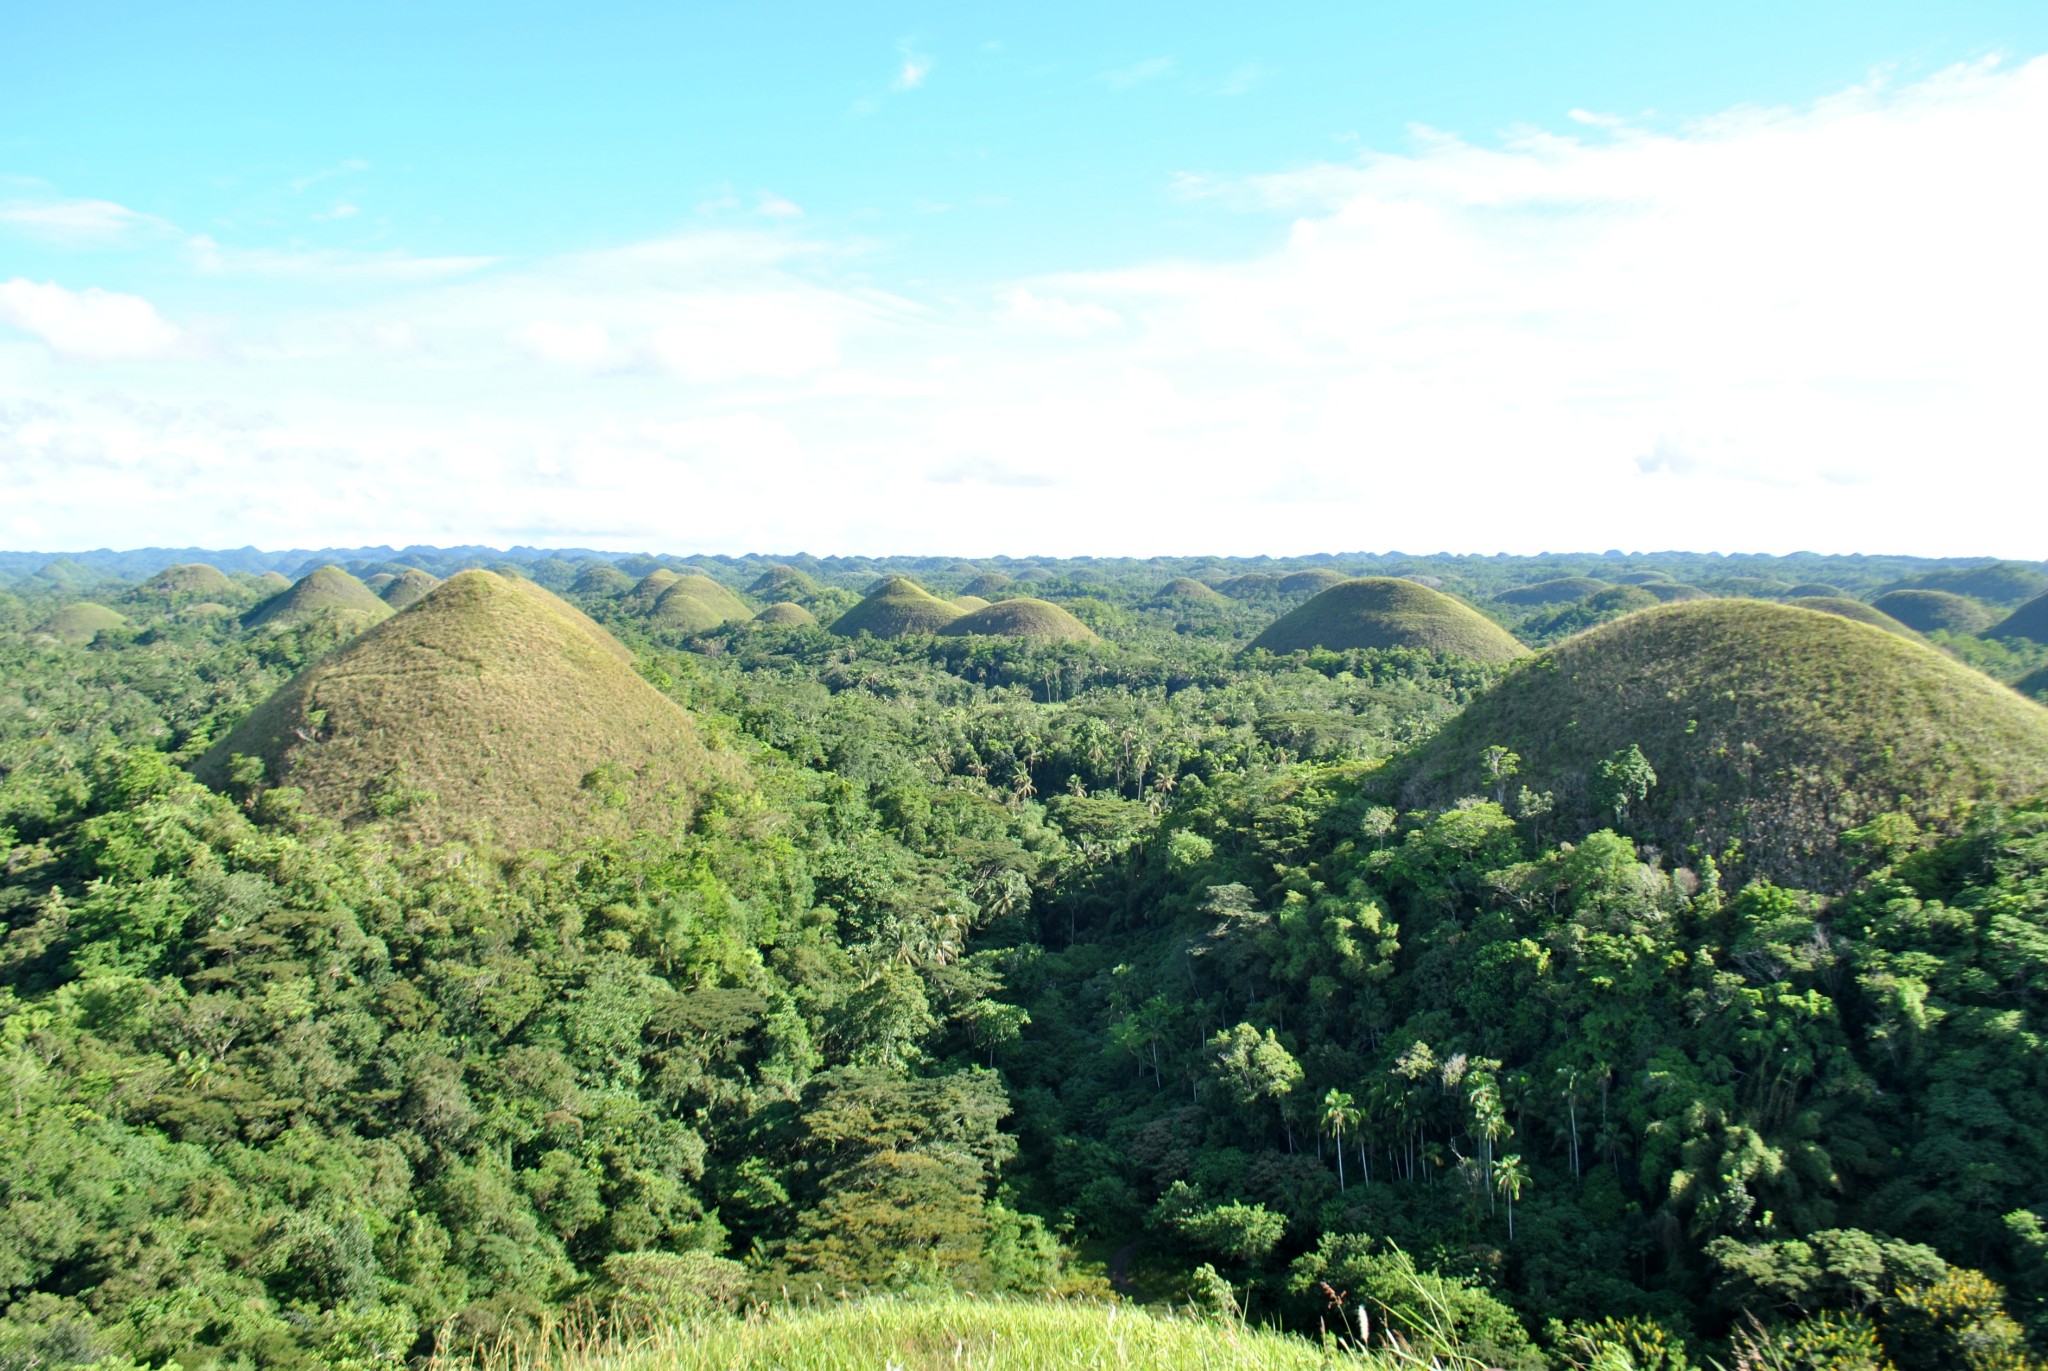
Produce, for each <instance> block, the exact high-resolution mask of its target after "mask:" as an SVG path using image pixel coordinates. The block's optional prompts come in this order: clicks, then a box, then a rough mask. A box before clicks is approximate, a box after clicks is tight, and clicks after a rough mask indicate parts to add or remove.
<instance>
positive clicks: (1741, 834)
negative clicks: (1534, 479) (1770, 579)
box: [1402, 600, 2048, 883]
mask: <svg viewBox="0 0 2048 1371" xmlns="http://www.w3.org/2000/svg"><path fill="white" fill-rule="evenodd" d="M1496 745H1497V746H1501V747H1505V748H1508V749H1510V750H1511V751H1513V752H1515V753H1517V754H1519V755H1520V758H1521V774H1520V775H1519V776H1517V777H1516V778H1514V782H1513V787H1512V788H1519V787H1520V786H1523V785H1527V786H1529V787H1531V788H1533V789H1534V790H1535V791H1538V792H1541V791H1549V792H1552V793H1553V794H1554V796H1555V800H1556V805H1557V814H1556V818H1555V822H1556V823H1557V825H1558V826H1559V828H1560V830H1561V831H1580V832H1583V831H1588V830H1591V829H1594V828H1599V827H1603V826H1606V825H1607V824H1610V823H1613V822H1614V821H1615V816H1614V814H1613V813H1611V812H1609V810H1608V809H1607V807H1606V806H1605V804H1604V803H1603V801H1602V800H1601V798H1600V797H1599V796H1598V794H1597V793H1596V792H1597V791H1598V790H1599V789H1600V785H1601V782H1600V776H1599V769H1600V766H1601V764H1602V763H1603V762H1605V761H1607V760H1608V759H1610V758H1611V757H1613V756H1614V755H1615V754H1616V753H1618V752H1621V751H1622V750H1624V749H1626V748H1628V747H1629V746H1631V745H1634V746H1636V747H1639V748H1640V749H1641V750H1642V752H1643V754H1644V756H1645V757H1646V758H1647V759H1648V761H1649V763H1650V765H1651V766H1652V767H1653V768H1654V770H1655V771H1656V775H1657V783H1656V785H1655V786H1654V788H1652V789H1651V790H1650V792H1649V794H1648V795H1647V797H1645V798H1644V799H1643V800H1642V801H1641V802H1640V803H1638V804H1636V805H1633V806H1631V809H1630V812H1629V813H1628V814H1627V815H1626V818H1625V821H1624V827H1626V828H1627V829H1628V831H1630V832H1631V833H1633V834H1635V835H1636V836H1639V837H1642V838H1644V839H1648V840H1651V841H1655V842H1656V843H1658V844H1660V845H1661V846H1663V847H1664V848H1665V849H1666V850H1667V851H1670V852H1673V853H1676V854H1684V853H1686V852H1688V851H1689V850H1690V849H1692V848H1693V847H1694V846H1696V845H1704V846H1705V847H1706V849H1707V850H1708V851H1710V852H1712V853H1715V854H1719V853H1722V852H1724V851H1725V850H1726V849H1727V848H1728V845H1729V844H1730V843H1731V842H1737V843H1740V845H1741V849H1742V851H1743V853H1745V854H1746V857H1747V861H1748V864H1749V868H1750V870H1751V872H1752V873H1756V872H1761V873H1764V874H1767V875H1769V876H1770V877H1772V878H1773V879H1775V880H1780V881H1788V882H1795V883H1806V882H1823V881H1826V880H1829V879H1832V878H1835V877H1838V876H1839V875H1840V874H1841V871H1842V867H1843V864H1844V863H1843V859H1842V857H1841V854H1840V853H1839V852H1838V851H1837V848H1836V835H1837V834H1838V833H1840V832H1841V831H1842V830H1844V829H1847V828H1851V827H1854V826H1855V825H1857V824H1860V823H1862V822H1864V821H1866V820H1867V819H1869V818H1870V817H1872V816H1873V815H1875V814H1878V813H1881V812H1883V811H1885V810H1889V809H1894V808H1904V809H1905V810H1906V811H1907V812H1909V813H1912V814H1913V815H1914V816H1915V817H1916V818H1918V819H1920V820H1922V821H1923V822H1925V823H1928V824H1931V825H1933V826H1935V827H1938V828H1944V829H1946V828H1951V827H1953V825H1954V824H1955V822H1956V821H1957V820H1958V819H1959V818H1960V817H1961V815H1962V814H1963V812H1964V811H1965V810H1966V809H1967V808H1968V807H1969V806H1970V805H1971V804H1973V803H1975V802H1980V801H1988V800H2001V799H2015V798H2020V797H2023V796H2027V795H2030V794H2033V793H2036V792H2039V791H2041V790H2044V789H2048V709H2043V708H2042V707H2040V706H2039V705H2036V704H2033V703H2031V702H2030V701H2028V700H2025V699H2023V698H2022V697H2021V696H2019V695H2018V694H2016V693H2015V692H2014V691H2012V690H2010V689H2009V688H2007V687H2005V686H2002V685H2000V684H1998V683H1997V682H1996V681H1993V680H1991V679H1990V678H1989V677H1986V676H1984V675H1983V674H1981V673H1979V672H1977V671H1974V670H1971V669H1970V668H1968V667H1966V666H1963V665H1961V664H1960V663H1958V662H1955V661H1953V660H1951V659H1950V658H1948V657H1946V656H1944V655H1943V654H1941V653H1939V652H1936V651H1935V650H1933V649H1932V648H1929V647H1926V646H1924V645H1923V644H1921V643H1919V642H1917V641H1914V640H1912V639H1908V638H1903V637H1900V636H1899V635H1897V634H1893V633H1886V632H1883V631H1882V630H1878V629H1873V628H1870V627H1867V626H1865V625H1863V624H1858V623H1854V622H1851V621H1850V620H1847V619H1843V618H1840V617H1837V616H1834V615H1830V614H1823V613H1816V612H1814V611H1812V610H1805V609H1799V608H1794V607H1788V606H1784V605H1775V604H1765V603H1762V602H1758V601H1748V600H1704V601H1692V602H1688V603H1684V604H1674V605H1665V606H1662V607H1660V608H1657V609H1651V610H1645V611H1643V612H1641V613H1639V614H1634V615H1631V616H1630V617H1628V618H1626V619H1621V620H1617V621H1616V622H1614V623H1611V624H1607V625H1605V626H1602V627H1600V628H1596V629H1593V630H1591V631H1590V632H1587V633H1583V634H1580V635H1579V636H1577V637H1575V638H1571V639H1568V640H1567V641H1565V642H1563V643H1560V644H1559V645H1558V646H1556V647H1554V648H1552V649H1550V650H1549V651H1547V652H1545V653H1544V654H1543V655H1542V656H1541V657H1539V658H1537V659H1536V660H1534V661H1532V662H1529V663H1527V664H1525V665H1524V666H1522V667H1521V668H1520V669H1518V670H1516V671H1513V672H1511V673H1509V675H1508V676H1507V677H1506V678H1505V679H1504V680H1502V681H1501V682H1500V683H1499V684H1498V685H1497V686H1495V687H1494V688H1493V689H1491V690H1490V691H1488V692H1487V693H1486V694H1484V695H1482V696H1480V697H1479V698H1478V699H1477V700H1475V701H1474V702H1473V703H1472V705H1471V706H1470V707H1469V708H1468V709H1466V711H1465V712H1464V713H1463V714H1461V715H1460V716H1459V717H1458V718H1456V719H1454V720H1453V721H1452V722H1451V723H1450V724H1449V725H1448V726H1447V727H1446V728H1445V729H1444V730H1443V732H1442V733H1441V734H1439V735H1438V736H1437V737H1436V739H1434V740H1433V741H1432V742H1430V743H1429V744H1428V745H1426V746H1425V747H1424V748H1423V749H1422V750H1421V751H1420V752H1419V753H1418V754H1417V755H1416V756H1415V757H1414V758H1412V759H1410V760H1409V761H1408V762H1407V763H1406V764H1404V767H1403V770H1402V775H1403V777H1404V779H1405V784H1404V787H1403V790H1402V798H1403V800H1404V802H1406V803H1409V804H1449V803H1451V802H1452V801H1455V800H1456V799H1457V798H1458V797H1460V796H1463V795H1474V794H1479V793H1481V792H1482V791H1484V790H1487V789H1488V788H1489V787H1488V784H1487V781H1486V779H1485V777H1484V775H1483V768H1482V763H1481V755H1482V754H1483V753H1484V752H1485V750H1486V749H1487V748H1488V747H1490V746H1496Z"/></svg>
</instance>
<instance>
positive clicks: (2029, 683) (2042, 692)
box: [2013, 666, 2048, 704]
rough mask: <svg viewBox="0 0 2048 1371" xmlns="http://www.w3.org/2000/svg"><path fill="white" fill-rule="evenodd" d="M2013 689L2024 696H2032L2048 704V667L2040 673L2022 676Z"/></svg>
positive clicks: (2043, 668)
mask: <svg viewBox="0 0 2048 1371" xmlns="http://www.w3.org/2000/svg"><path fill="white" fill-rule="evenodd" d="M2013 689H2014V690H2017V691H2018V692H2019V693H2020V694H2022V695H2031V696H2033V697H2034V698H2035V699H2037V700H2040V701H2042V702H2043V703H2044V704H2048V666H2044V667H2042V668H2041V669H2040V670H2039V671H2036V672H2033V673H2031V674H2029V675H2026V676H2022V677H2021V678H2020V679H2019V680H2018V682H2016V683H2015V684H2014V686H2013Z"/></svg>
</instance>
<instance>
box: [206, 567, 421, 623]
mask: <svg viewBox="0 0 2048 1371" xmlns="http://www.w3.org/2000/svg"><path fill="white" fill-rule="evenodd" d="M390 617H391V606H390V605H387V604H385V603H384V602H383V601H382V600H380V599H378V598H377V594H376V592H375V591H373V590H371V589H370V588H369V587H368V586H366V585H364V584H363V583H362V582H361V581H358V580H357V579H356V578H355V577H353V576H351V575H349V574H348V573H347V572H346V571H343V570H342V569H341V568H340V567H338V566H323V567H318V568H315V569H314V570H312V571H310V572H308V573H306V574H305V575H304V576H301V577H300V578H299V579H298V580H297V581H295V582H293V583H292V586H291V588H290V589H289V590H281V591H279V592H278V593H277V594H275V595H273V596H271V597H270V598H269V599H267V600H265V601H264V602H263V603H262V604H260V605H257V606H256V608H254V609H252V610H250V611H249V612H248V613H247V614H244V615H243V616H242V624H243V626H244V627H247V628H267V629H271V630H273V631H281V630H284V629H288V628H303V627H305V626H306V625H308V624H325V625H329V626H331V627H334V628H338V629H342V630H345V631H346V630H361V629H365V628H368V627H369V626H370V625H371V624H374V623H378V622H380V621H382V620H385V619H388V618H390Z"/></svg>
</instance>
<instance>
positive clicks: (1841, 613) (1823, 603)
mask: <svg viewBox="0 0 2048 1371" xmlns="http://www.w3.org/2000/svg"><path fill="white" fill-rule="evenodd" d="M1785 603H1786V604H1788V605H1791V606H1793V607H1794V608H1796V609H1814V610H1819V611H1820V612H1821V613H1822V614H1833V615H1835V616H1837V617H1838V618H1843V619H1853V620H1854V621H1855V622H1857V623H1859V624H1869V625H1870V626H1871V627H1872V628H1881V629H1883V630H1884V631H1885V632H1886V633H1902V634H1905V635H1906V636H1907V637H1909V638H1910V637H1915V636H1917V635H1916V634H1914V632H1913V630H1912V629H1910V628H1907V627H1906V626H1905V625H1904V624H1902V623H1900V622H1899V621H1898V620H1897V619H1894V618H1893V617H1892V616H1891V615H1889V614H1887V613H1885V612H1884V611H1883V610H1881V609H1877V608H1875V607H1874V606H1871V605H1866V604H1864V603H1863V601H1861V600H1851V599H1849V598H1848V597H1847V596H1844V595H1790V596H1787V597H1786V598H1785Z"/></svg>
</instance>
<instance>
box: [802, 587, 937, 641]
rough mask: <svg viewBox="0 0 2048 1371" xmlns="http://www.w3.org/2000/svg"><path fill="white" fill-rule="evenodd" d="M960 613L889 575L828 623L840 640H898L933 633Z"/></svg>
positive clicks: (934, 597) (922, 588) (932, 595)
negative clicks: (868, 636)
mask: <svg viewBox="0 0 2048 1371" xmlns="http://www.w3.org/2000/svg"><path fill="white" fill-rule="evenodd" d="M963 613H965V611H964V610H962V609H961V608H960V607H959V606H958V605H955V604H949V603H948V602H946V601H945V600H941V599H940V598H939V597H938V596H936V595H934V594H932V593H931V592H930V591H928V590H926V589H925V588H924V587H923V586H921V585H919V584H918V583H917V582H915V581H913V580H911V579H910V578H909V577H907V576H891V577H888V578H887V579H885V580H883V581H882V582H881V583H880V584H878V585H876V586H875V588H874V589H873V590H871V591H869V592H868V595H867V598H866V599H864V600H862V601H861V602H860V603H859V604H857V605H855V606H854V607H853V608H852V609H849V610H847V611H846V613H844V614H842V615H840V616H839V617H838V618H837V619H834V620H833V621H832V631H833V632H834V633H836V634H838V635H839V636H840V637H842V638H856V637H859V636H860V635H861V634H863V633H867V634H872V635H873V636H875V637H877V638H902V637H906V636H908V635H910V634H913V633H937V632H938V631H939V630H940V629H942V628H944V627H945V626H946V625H947V624H950V623H952V622H953V621H954V620H955V619H957V618H959V617H960V616H961V615H962V614H963Z"/></svg>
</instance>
